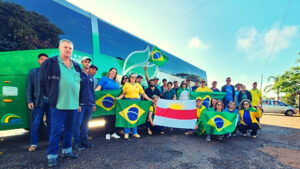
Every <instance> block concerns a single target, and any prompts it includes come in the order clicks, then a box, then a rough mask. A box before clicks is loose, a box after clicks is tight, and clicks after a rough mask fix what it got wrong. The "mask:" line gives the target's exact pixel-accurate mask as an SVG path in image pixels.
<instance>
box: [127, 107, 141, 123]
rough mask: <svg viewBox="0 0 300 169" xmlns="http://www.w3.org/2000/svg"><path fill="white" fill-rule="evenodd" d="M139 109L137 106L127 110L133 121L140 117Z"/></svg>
mask: <svg viewBox="0 0 300 169" xmlns="http://www.w3.org/2000/svg"><path fill="white" fill-rule="evenodd" d="M138 114H139V109H138V108H136V107H131V108H129V110H128V111H127V117H128V119H129V120H131V121H135V120H137V119H138Z"/></svg>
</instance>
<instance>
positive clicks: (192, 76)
mask: <svg viewBox="0 0 300 169" xmlns="http://www.w3.org/2000/svg"><path fill="white" fill-rule="evenodd" d="M175 76H179V77H181V78H184V79H191V80H192V81H194V82H195V81H196V80H200V76H198V75H194V74H188V73H177V74H175Z"/></svg>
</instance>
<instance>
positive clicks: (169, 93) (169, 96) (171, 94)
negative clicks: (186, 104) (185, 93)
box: [163, 89, 176, 100]
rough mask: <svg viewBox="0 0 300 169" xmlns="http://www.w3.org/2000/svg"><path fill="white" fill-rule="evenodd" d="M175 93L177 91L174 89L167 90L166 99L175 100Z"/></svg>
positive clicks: (164, 97)
mask: <svg viewBox="0 0 300 169" xmlns="http://www.w3.org/2000/svg"><path fill="white" fill-rule="evenodd" d="M174 95H176V91H175V90H174V89H171V90H167V91H166V92H165V93H164V96H163V99H166V100H173V98H174Z"/></svg>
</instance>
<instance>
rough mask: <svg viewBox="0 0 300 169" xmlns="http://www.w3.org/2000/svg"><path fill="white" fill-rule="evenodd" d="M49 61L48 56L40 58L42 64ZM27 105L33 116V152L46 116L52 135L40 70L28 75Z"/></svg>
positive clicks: (42, 55)
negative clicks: (41, 86) (41, 87)
mask: <svg viewBox="0 0 300 169" xmlns="http://www.w3.org/2000/svg"><path fill="white" fill-rule="evenodd" d="M47 59H48V55H46V54H44V53H41V54H39V56H38V63H39V64H40V65H42V63H43V62H44V61H45V60H47ZM26 94H27V104H28V108H29V109H30V110H32V116H31V119H32V121H31V128H30V147H29V149H28V151H30V152H32V151H35V150H36V147H37V145H38V139H39V127H40V125H41V121H42V119H43V116H44V114H46V118H47V129H48V135H49V134H50V125H51V120H50V111H49V104H48V98H47V97H45V96H43V94H42V93H41V92H40V68H34V69H31V70H30V72H29V75H28V83H27V93H26Z"/></svg>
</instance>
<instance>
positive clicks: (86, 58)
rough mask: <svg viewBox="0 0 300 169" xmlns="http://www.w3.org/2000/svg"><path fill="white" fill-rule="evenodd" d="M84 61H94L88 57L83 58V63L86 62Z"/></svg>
mask: <svg viewBox="0 0 300 169" xmlns="http://www.w3.org/2000/svg"><path fill="white" fill-rule="evenodd" d="M84 60H90V62H91V61H92V59H91V58H89V57H87V56H85V57H83V58H82V59H81V62H82V61H84Z"/></svg>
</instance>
